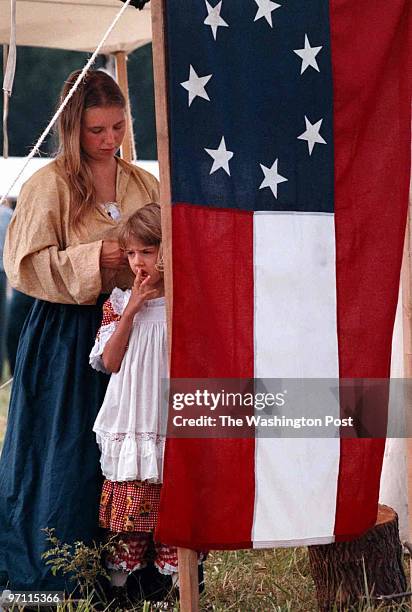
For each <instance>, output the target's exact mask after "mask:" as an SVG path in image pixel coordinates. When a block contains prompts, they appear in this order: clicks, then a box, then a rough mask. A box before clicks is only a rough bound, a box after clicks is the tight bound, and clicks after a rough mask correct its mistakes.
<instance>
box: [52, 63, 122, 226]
mask: <svg viewBox="0 0 412 612" xmlns="http://www.w3.org/2000/svg"><path fill="white" fill-rule="evenodd" d="M79 74H80V70H75V71H74V72H72V73H71V74H70V75H69V77H68V79H67V81H66V82H65V84H64V86H63V89H62V91H61V94H60V100H59V103H60V104H61V102H62V101H63V100H64V98H65V97H66V95H67V94H68V93H69V91H70V89H71V88H72V86H73V84H74V83H75V81H76V79H77V78H78V76H79ZM105 106H106V107H107V106H119V107H120V108H126V101H125V99H124V96H123V94H122V92H121V90H120V87H119V86H118V84H117V83H116V81H114V80H113V79H112V78H111V77H110V76H109V75H108V74H106V73H105V72H102V71H101V70H89V71H88V72H87V73H86V75H85V77H84V79H83V80H82V81H81V83H80V84H79V86H78V88H77V89H76V91H75V92H74V94H73V96H72V97H71V98H70V100H69V102H68V103H67V106H66V107H65V109H64V110H63V112H62V114H61V115H60V117H59V120H58V124H57V129H58V136H59V149H58V153H57V159H58V162H59V167H60V168H61V169H62V171H63V174H64V175H65V177H66V179H67V180H68V183H69V188H70V220H71V222H72V224H73V225H79V223H80V222H81V220H82V217H83V216H84V214H85V212H86V211H87V210H90V209H91V208H93V207H94V206H95V205H96V192H95V189H94V185H93V177H92V173H91V170H90V167H89V165H88V164H87V161H86V159H85V156H84V154H83V152H82V149H81V144H80V130H81V122H82V119H83V113H84V111H85V110H86V109H88V108H93V107H100V108H102V107H105Z"/></svg>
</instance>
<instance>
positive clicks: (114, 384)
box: [89, 288, 168, 483]
mask: <svg viewBox="0 0 412 612" xmlns="http://www.w3.org/2000/svg"><path fill="white" fill-rule="evenodd" d="M130 294H131V291H130V289H128V290H126V291H122V290H121V289H118V288H116V289H114V290H113V292H112V294H111V296H110V298H109V299H108V300H107V302H106V303H105V306H104V309H103V312H104V317H103V322H102V326H101V328H100V330H99V332H98V335H97V338H96V341H95V344H94V347H93V349H92V351H91V353H90V359H89V361H90V364H91V366H92V367H93V368H95V369H96V370H99V371H102V372H106V370H105V368H104V365H103V361H102V354H103V349H104V347H105V345H106V342H107V341H108V340H109V338H110V337H111V335H112V334H113V332H114V330H115V329H116V326H117V325H118V321H119V320H120V317H121V315H122V314H123V311H124V309H125V308H126V306H127V303H128V301H129V299H130ZM167 375H168V368H167V345H166V312H165V299H164V298H157V299H155V300H149V301H147V302H146V303H145V305H144V306H143V307H142V309H141V310H140V311H139V312H138V313H137V314H136V315H135V317H134V320H133V328H132V331H131V333H130V338H129V343H128V347H127V350H126V353H125V355H124V358H123V361H122V364H121V367H120V370H119V372H117V373H115V374H112V375H111V377H110V381H109V385H108V387H107V391H106V396H105V399H104V402H103V405H102V407H101V409H100V411H99V413H98V415H97V418H96V421H95V423H94V427H93V431H94V432H95V433H96V438H97V443H98V445H99V447H100V450H101V460H100V461H101V466H102V471H103V474H104V476H105V477H106V478H107V479H108V480H112V481H121V482H124V481H127V480H146V481H148V482H151V483H160V482H162V475H163V454H164V444H165V435H166V427H167V393H166V379H167Z"/></svg>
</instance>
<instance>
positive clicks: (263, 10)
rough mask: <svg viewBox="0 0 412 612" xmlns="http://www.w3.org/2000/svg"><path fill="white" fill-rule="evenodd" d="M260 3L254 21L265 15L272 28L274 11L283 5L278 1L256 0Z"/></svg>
mask: <svg viewBox="0 0 412 612" xmlns="http://www.w3.org/2000/svg"><path fill="white" fill-rule="evenodd" d="M255 2H256V4H257V5H258V7H259V8H258V12H257V13H256V16H255V19H254V21H257V20H258V19H261V18H262V17H264V18H265V19H266V21H267V22H268V24H269V25H270V27H271V28H273V25H272V12H273V11H274V10H276V9H278V8H280V7H281V4H277V3H276V2H272V0H255Z"/></svg>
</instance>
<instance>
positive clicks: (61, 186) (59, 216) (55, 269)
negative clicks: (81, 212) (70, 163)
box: [4, 167, 102, 304]
mask: <svg viewBox="0 0 412 612" xmlns="http://www.w3.org/2000/svg"><path fill="white" fill-rule="evenodd" d="M46 168H47V167H46ZM46 168H43V169H42V170H41V171H39V172H38V173H36V175H34V176H33V177H32V178H31V179H29V181H27V183H25V185H24V186H23V188H22V190H21V193H20V196H19V199H18V203H17V207H16V210H15V212H14V215H13V218H12V220H11V222H10V225H9V228H8V232H7V237H6V243H5V247H4V269H5V271H6V274H7V276H8V279H9V281H10V284H11V285H12V286H13V287H14V288H15V289H18V290H19V291H22V292H23V293H26V294H28V295H31V296H32V297H35V298H39V299H42V300H46V301H48V302H58V303H61V304H94V303H95V302H96V300H97V298H98V296H99V294H100V291H101V286H102V283H101V274H100V253H101V248H102V240H97V241H95V242H88V243H84V244H76V245H72V246H70V245H69V246H68V245H67V244H65V243H66V241H67V228H68V224H69V218H68V215H69V190H68V187H67V185H66V183H65V181H64V179H63V178H61V177H60V176H59V175H58V174H57V172H56V171H53V170H51V169H47V170H46Z"/></svg>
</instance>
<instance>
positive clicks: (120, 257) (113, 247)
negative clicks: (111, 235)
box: [100, 240, 128, 270]
mask: <svg viewBox="0 0 412 612" xmlns="http://www.w3.org/2000/svg"><path fill="white" fill-rule="evenodd" d="M127 266H128V263H127V258H126V256H125V254H124V251H123V250H122V249H121V248H120V247H119V243H118V242H117V240H103V244H102V250H101V252H100V267H101V268H110V269H111V270H123V269H124V268H126V267H127Z"/></svg>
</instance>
